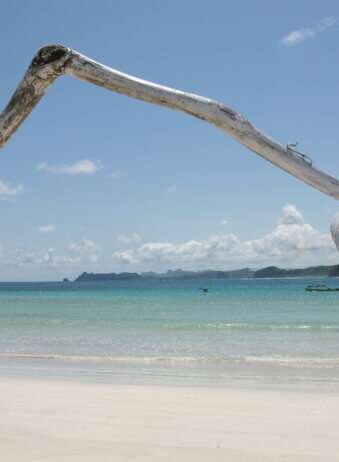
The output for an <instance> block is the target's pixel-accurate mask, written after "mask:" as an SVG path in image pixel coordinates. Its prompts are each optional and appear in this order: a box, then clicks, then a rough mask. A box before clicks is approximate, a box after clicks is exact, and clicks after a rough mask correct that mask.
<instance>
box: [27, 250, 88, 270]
mask: <svg viewBox="0 0 339 462" xmlns="http://www.w3.org/2000/svg"><path fill="white" fill-rule="evenodd" d="M34 261H35V263H38V264H42V265H46V266H48V267H51V268H57V267H59V266H63V265H73V264H74V263H79V262H80V261H81V258H79V257H78V258H70V257H65V256H62V255H61V256H60V255H55V254H54V249H53V248H49V249H48V250H47V253H46V254H45V255H43V256H42V257H40V258H36V259H35V260H34Z"/></svg>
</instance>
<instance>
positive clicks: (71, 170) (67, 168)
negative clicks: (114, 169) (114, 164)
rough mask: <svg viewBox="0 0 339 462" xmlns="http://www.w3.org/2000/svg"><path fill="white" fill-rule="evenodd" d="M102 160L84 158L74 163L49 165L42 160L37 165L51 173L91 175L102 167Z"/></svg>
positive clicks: (39, 168) (38, 167)
mask: <svg viewBox="0 0 339 462" xmlns="http://www.w3.org/2000/svg"><path fill="white" fill-rule="evenodd" d="M102 166H103V165H102V162H101V161H100V160H96V161H93V160H89V159H83V160H79V161H78V162H75V163H74V164H59V165H57V164H55V165H48V164H47V163H46V162H40V164H38V165H37V167H36V168H37V169H38V170H45V171H46V172H51V173H61V174H68V175H81V174H84V175H90V174H92V173H95V172H97V171H98V170H100V169H101V168H102Z"/></svg>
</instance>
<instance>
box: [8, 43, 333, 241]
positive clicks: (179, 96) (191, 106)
mask: <svg viewBox="0 0 339 462" xmlns="http://www.w3.org/2000/svg"><path fill="white" fill-rule="evenodd" d="M62 74H68V75H71V76H73V77H77V78H79V79H82V80H85V81H87V82H90V83H93V84H95V85H99V86H102V87H105V88H107V89H108V90H112V91H115V92H117V93H122V94H124V95H127V96H131V97H133V98H137V99H140V100H142V101H147V102H149V103H153V104H158V105H160V106H166V107H168V108H171V109H176V110H178V111H183V112H186V113H187V114H191V115H193V116H195V117H198V118H199V119H203V120H205V121H206V122H209V123H211V124H213V125H215V126H216V127H217V128H219V129H221V130H223V131H224V132H226V133H227V134H228V135H230V136H232V137H233V138H234V139H236V140H237V141H239V143H241V144H243V145H244V146H246V147H247V148H249V149H251V150H252V151H254V152H255V153H256V154H259V155H260V156H261V157H264V158H265V159H266V160H268V161H269V162H271V163H273V164H274V165H276V166H277V167H279V168H281V169H283V170H285V171H286V172H288V173H290V174H291V175H294V176H295V177H297V178H299V179H300V180H302V181H303V182H304V183H307V184H309V185H310V186H313V187H314V188H316V189H318V190H319V191H321V192H323V193H325V194H327V195H329V196H330V197H333V198H335V199H337V200H338V199H339V181H338V179H337V178H335V177H333V176H331V175H329V174H328V173H326V172H324V171H322V170H320V169H318V168H317V167H315V166H314V165H313V164H312V162H311V161H310V160H309V159H308V158H307V157H306V156H304V155H303V154H300V153H298V152H296V151H294V150H293V149H291V148H290V147H288V146H283V145H281V144H279V143H278V142H276V141H275V140H273V139H271V138H270V137H269V136H267V135H266V134H265V133H263V132H261V131H259V130H258V129H257V128H255V127H254V126H253V125H252V124H251V123H250V122H249V121H248V120H246V119H245V118H244V117H243V116H242V115H240V114H239V113H237V112H236V111H234V110H233V109H230V108H228V107H226V106H224V105H223V104H221V103H219V102H217V101H214V100H211V99H208V98H204V97H202V96H198V95H194V94H191V93H186V92H183V91H179V90H174V89H172V88H168V87H164V86H161V85H157V84H155V83H152V82H147V81H145V80H141V79H138V78H136V77H132V76H130V75H127V74H123V73H121V72H119V71H116V70H114V69H111V68H109V67H107V66H104V65H102V64H100V63H98V62H96V61H93V60H92V59H90V58H87V57H86V56H83V55H81V54H80V53H78V52H76V51H74V50H71V49H70V48H67V47H64V46H62V45H47V46H45V47H43V48H41V49H40V50H39V51H38V52H37V54H36V55H35V57H34V58H33V61H32V63H31V64H30V66H29V68H28V70H27V72H26V74H25V76H24V78H23V80H22V82H21V83H20V85H19V86H18V88H17V90H16V91H15V93H14V95H13V96H12V98H11V100H10V101H9V103H8V105H7V106H6V108H5V109H4V111H3V113H2V114H1V115H0V148H1V147H3V146H4V144H5V143H6V142H7V141H8V140H9V138H10V137H11V136H12V135H13V133H15V131H16V130H17V129H18V127H19V126H20V124H21V123H22V122H23V121H24V119H25V118H26V117H27V116H28V115H29V113H30V112H31V111H32V109H33V108H34V107H35V106H36V104H37V103H38V102H39V101H40V99H41V98H42V97H43V95H44V94H45V93H46V91H47V90H48V88H49V87H50V85H51V84H52V83H53V82H54V80H55V79H56V78H57V77H58V76H59V75H62ZM338 226H339V225H338V220H336V221H335V220H333V226H332V228H333V227H336V229H338ZM336 244H337V247H338V248H339V243H338V241H337V242H336Z"/></svg>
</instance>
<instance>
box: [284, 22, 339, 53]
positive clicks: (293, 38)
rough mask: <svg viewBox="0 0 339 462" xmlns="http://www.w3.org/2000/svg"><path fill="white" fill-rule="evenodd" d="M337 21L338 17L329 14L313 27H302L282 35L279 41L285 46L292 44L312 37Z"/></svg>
mask: <svg viewBox="0 0 339 462" xmlns="http://www.w3.org/2000/svg"><path fill="white" fill-rule="evenodd" d="M337 21H338V18H335V17H334V16H329V17H328V18H325V19H323V20H322V21H321V22H320V24H319V25H318V26H316V27H315V28H313V29H309V28H302V29H298V30H294V31H292V32H291V33H290V34H288V35H286V37H283V38H282V39H281V40H280V42H281V43H282V44H283V45H285V46H293V45H297V44H298V43H301V42H303V41H304V40H306V39H308V38H314V37H315V36H316V35H317V34H318V33H319V32H323V31H325V30H326V29H328V28H329V27H331V26H333V25H334V24H335V23H336V22H337Z"/></svg>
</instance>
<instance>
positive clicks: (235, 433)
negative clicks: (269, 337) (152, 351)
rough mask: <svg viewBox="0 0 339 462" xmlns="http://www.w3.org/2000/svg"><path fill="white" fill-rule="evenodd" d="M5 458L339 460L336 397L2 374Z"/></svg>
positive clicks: (1, 450)
mask: <svg viewBox="0 0 339 462" xmlns="http://www.w3.org/2000/svg"><path fill="white" fill-rule="evenodd" d="M0 460H3V461H6V462H11V461H20V462H28V461H64V462H67V461H99V462H101V461H117V462H120V461H133V460H136V461H140V462H143V461H157V462H159V461H161V462H167V461H185V462H186V461H187V462H190V461H204V462H205V461H209V462H210V461H234V462H238V461H279V462H283V461H294V462H297V461H299V462H302V461H307V462H310V461H317V462H321V461H336V462H337V461H338V460H339V393H338V394H335V393H328V394H326V393H323V392H300V391H290V390H289V391H287V390H285V391H279V390H264V389H252V390H249V389H238V390H236V389H229V388H195V387H179V386H178V387H173V386H170V387H165V386H141V385H140V386H137V385H136V386H118V385H107V384H105V385H103V384H89V383H75V382H57V381H52V380H50V381H48V380H44V381H43V380H40V381H39V380H19V379H0Z"/></svg>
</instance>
